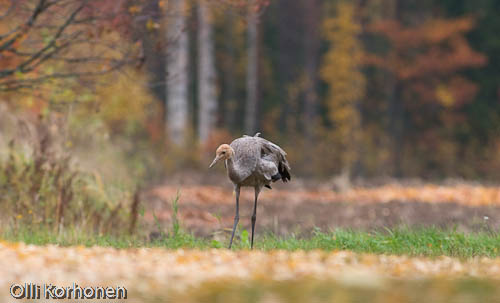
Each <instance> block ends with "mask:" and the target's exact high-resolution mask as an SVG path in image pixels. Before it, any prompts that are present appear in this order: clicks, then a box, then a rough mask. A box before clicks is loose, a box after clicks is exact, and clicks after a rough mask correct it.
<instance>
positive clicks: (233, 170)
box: [226, 157, 242, 182]
mask: <svg viewBox="0 0 500 303" xmlns="http://www.w3.org/2000/svg"><path fill="white" fill-rule="evenodd" d="M226 166H227V174H228V175H229V178H230V179H231V180H232V181H233V182H239V181H241V179H242V177H241V175H240V169H239V168H238V163H235V161H234V160H233V157H231V158H229V159H227V160H226Z"/></svg>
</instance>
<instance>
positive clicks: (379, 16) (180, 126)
mask: <svg viewBox="0 0 500 303" xmlns="http://www.w3.org/2000/svg"><path fill="white" fill-rule="evenodd" d="M499 6H500V4H499V3H498V2H497V1H494V0H481V1H474V2H470V1H431V0H426V1H413V0H410V1H401V0H360V1H341V0H338V1H337V0H332V1H326V0H323V1H322V0H312V1H306V0H298V1H285V0H274V1H266V0H252V1H244V0H220V1H215V0H212V1H209V0H207V1H188V0H171V1H160V0H151V1H141V0H126V1H125V0H119V1H93V0H85V1H84V0H52V1H49V0H46V1H33V0H31V1H28V0H20V1H11V0H2V1H1V2H0V11H2V12H3V14H2V16H1V19H0V30H1V32H2V35H1V36H0V39H1V40H0V42H1V45H0V90H1V91H2V93H1V96H2V106H4V107H3V108H4V111H5V115H7V114H8V113H10V114H12V115H14V114H15V113H19V112H22V113H23V114H24V115H28V116H33V117H38V118H37V119H39V121H38V122H36V123H40V124H45V126H46V127H49V126H50V125H51V124H53V123H55V124H56V125H57V128H58V129H59V130H58V132H61V133H65V135H64V136H63V137H65V138H66V141H67V142H66V143H64V144H63V145H66V148H70V149H73V151H77V150H80V151H81V150H84V152H86V153H87V152H88V148H89V146H90V145H93V144H94V145H95V146H98V145H99V144H102V142H104V141H106V142H109V143H111V145H113V146H115V147H118V149H119V150H120V152H121V153H122V154H123V159H122V161H125V162H131V163H136V162H138V163H140V164H138V165H139V166H144V167H142V169H143V170H145V171H148V172H147V173H145V172H144V174H145V175H148V176H150V175H151V174H153V172H154V171H155V169H156V170H158V172H157V173H158V174H159V175H161V174H162V173H163V172H165V171H177V170H179V169H181V168H182V169H186V167H189V168H193V169H199V168H204V167H205V166H206V164H207V162H208V161H209V158H210V157H211V156H212V155H213V152H214V150H215V147H216V146H217V145H218V144H220V143H222V142H227V143H229V142H230V140H231V139H232V138H234V137H238V136H240V135H242V134H250V135H253V134H254V133H256V132H261V133H262V134H263V136H264V137H266V138H268V139H272V140H274V141H276V142H278V143H279V144H281V145H282V146H284V147H285V149H287V150H288V151H289V152H288V153H289V157H290V159H291V162H292V163H294V165H293V167H294V173H296V174H299V175H301V176H308V177H315V178H325V177H331V176H337V175H341V176H343V177H347V178H348V179H353V178H368V179H369V178H377V177H381V176H383V177H395V178H399V177H419V178H425V179H433V180H436V179H437V180H439V179H442V178H447V177H448V178H449V177H457V178H465V179H482V180H496V179H498V173H497V171H498V169H499V166H500V156H499V153H498V151H499V148H500V141H499V139H498V136H497V134H498V133H499V131H500V103H499V98H500V88H499V82H500V73H499V70H500V69H499V66H498V65H499V64H500V62H499V60H500V59H498V56H496V54H497V53H498V51H499V50H500V39H498V38H497V32H498V29H500V21H498V20H497V19H498V18H497V13H498V12H499V10H500V7H499ZM55 121H57V122H55ZM4 127H7V126H5V125H4ZM49 128H50V127H49ZM57 137H61V136H59V135H57ZM89 140H90V141H89ZM99 140H100V141H99ZM4 141H8V140H7V139H5V140H4ZM4 144H5V142H4ZM85 149H87V151H85ZM146 155H147V156H146ZM165 155H168V156H165ZM140 158H148V160H147V161H143V160H137V161H135V162H134V160H130V159H140ZM129 160H130V161H129ZM145 163H149V164H147V165H146V164H145ZM159 164H160V165H159ZM148 165H149V166H148ZM160 168H161V169H160ZM134 170H137V168H134Z"/></svg>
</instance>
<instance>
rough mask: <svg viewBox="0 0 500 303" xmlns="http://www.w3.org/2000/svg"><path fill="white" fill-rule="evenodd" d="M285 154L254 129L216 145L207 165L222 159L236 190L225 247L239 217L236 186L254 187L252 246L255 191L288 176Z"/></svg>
mask: <svg viewBox="0 0 500 303" xmlns="http://www.w3.org/2000/svg"><path fill="white" fill-rule="evenodd" d="M286 156H287V153H286V152H285V151H284V150H283V149H282V148H281V147H279V146H278V145H276V144H274V143H272V142H270V141H268V140H266V139H264V138H262V137H260V133H256V134H255V135H254V136H248V135H244V136H243V137H241V138H238V139H235V140H234V141H233V142H231V144H222V145H220V146H219V147H218V148H217V150H216V151H215V158H214V160H213V161H212V163H211V164H210V166H209V168H211V167H213V166H214V165H215V164H217V162H219V161H224V165H225V167H226V170H227V174H228V177H229V179H230V180H231V182H232V183H233V185H234V192H235V194H236V214H235V216H234V224H233V230H232V232H231V239H230V240H229V249H231V245H232V243H233V238H234V232H235V230H236V226H237V225H238V222H239V219H240V216H239V198H240V188H241V187H245V186H247V187H253V188H254V190H255V201H254V207H253V214H252V238H251V246H250V248H251V249H253V238H254V231H255V222H256V220H257V200H258V197H259V193H260V191H261V190H262V188H263V187H264V186H265V187H267V188H269V189H272V187H271V183H272V182H276V181H279V180H280V179H281V180H282V181H283V182H288V181H290V180H291V176H290V171H291V168H290V164H289V163H288V161H287V159H286Z"/></svg>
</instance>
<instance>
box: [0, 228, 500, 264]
mask: <svg viewBox="0 0 500 303" xmlns="http://www.w3.org/2000/svg"><path fill="white" fill-rule="evenodd" d="M241 234H242V235H245V234H246V235H248V232H247V233H245V231H242V232H241ZM164 235H165V236H163V237H159V238H157V239H155V240H153V241H150V240H148V239H147V237H145V236H128V235H123V236H108V235H92V234H90V235H88V234H83V233H80V232H78V231H76V230H65V231H64V232H63V233H60V234H55V233H53V232H52V231H51V230H48V229H21V230H17V231H16V232H13V231H12V230H9V231H5V232H1V233H0V236H1V238H3V239H4V240H7V241H16V242H17V241H21V242H25V243H28V244H36V245H45V244H57V245H61V246H71V245H84V246H106V247H116V248H131V247H163V248H167V249H177V248H197V249H209V248H224V247H226V245H227V243H221V242H219V241H216V240H212V239H207V238H199V237H195V236H193V235H192V234H188V233H186V232H183V231H182V229H181V230H178V231H177V232H176V233H174V232H170V233H164ZM234 244H235V245H234V249H235V250H241V249H248V247H249V245H248V240H246V239H245V237H243V240H242V239H241V237H238V238H237V239H235V243H234ZM255 249H258V250H264V251H268V250H274V249H282V250H288V251H295V250H315V249H321V250H326V251H332V250H350V251H354V252H359V253H374V254H391V255H410V256H431V257H434V256H442V255H446V256H453V257H459V258H471V257H477V256H485V257H500V234H496V233H486V232H484V233H471V234H465V233H462V232H458V231H453V230H452V231H446V230H440V229H436V228H421V229H410V228H399V229H394V230H384V231H379V232H363V231H352V230H342V229H338V230H335V231H333V232H321V231H318V230H317V231H315V232H314V233H313V234H312V235H311V236H309V237H297V236H293V235H292V236H288V237H278V236H275V235H273V234H267V235H260V236H257V239H256V243H255Z"/></svg>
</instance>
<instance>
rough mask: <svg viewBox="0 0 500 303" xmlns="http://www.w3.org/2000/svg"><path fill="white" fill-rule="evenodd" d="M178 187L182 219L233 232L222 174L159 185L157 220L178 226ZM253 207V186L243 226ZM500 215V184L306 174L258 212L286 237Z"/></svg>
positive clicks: (264, 223)
mask: <svg viewBox="0 0 500 303" xmlns="http://www.w3.org/2000/svg"><path fill="white" fill-rule="evenodd" d="M292 181H293V180H292ZM203 183H205V185H199V184H203ZM219 184H220V185H219ZM177 190H179V191H180V200H179V217H180V221H181V224H182V226H183V227H184V228H185V229H186V230H188V231H192V232H194V233H195V234H196V235H200V236H211V235H214V234H217V233H221V232H228V230H230V228H231V227H232V223H233V217H234V212H235V202H234V199H235V197H234V194H233V192H232V186H231V185H230V183H229V182H228V181H227V180H224V179H223V178H222V177H220V176H216V177H212V178H208V179H203V180H201V179H200V180H194V181H193V180H190V181H189V182H186V181H183V180H182V179H181V180H180V181H179V180H175V181H174V182H170V183H165V184H161V185H158V186H156V187H153V188H152V189H150V190H149V191H147V192H146V193H145V194H144V198H143V200H144V201H145V204H146V214H145V218H146V220H147V221H148V222H153V211H154V212H155V215H156V216H157V217H158V218H159V220H160V221H161V223H162V224H165V225H168V224H170V220H171V215H172V212H171V201H172V199H173V198H174V197H175V196H176V192H177ZM252 207H253V189H252V188H244V189H242V193H241V198H240V224H242V227H243V228H249V226H250V216H251V213H252ZM499 219H500V187H496V186H492V185H489V186H484V185H480V184H471V183H460V182H458V183H457V182H451V183H448V184H440V185H438V184H425V183H418V184H401V183H390V184H384V185H377V186H357V187H354V188H351V189H350V190H347V191H343V192H336V191H334V190H333V187H332V186H330V184H329V183H328V182H325V183H322V184H320V185H318V184H315V185H308V184H305V183H304V182H303V181H301V180H298V181H295V183H294V182H291V183H288V184H276V185H273V190H268V189H264V190H263V192H262V193H261V195H260V197H259V204H258V210H257V228H258V230H259V232H260V233H261V232H265V231H268V232H273V233H276V234H279V235H286V234H290V233H296V234H297V233H299V234H300V233H308V232H310V231H311V230H313V229H314V228H320V229H321V230H323V231H326V230H329V229H335V228H338V227H341V228H352V229H361V230H374V229H382V228H384V227H389V228H390V227H396V226H436V227H443V228H457V230H461V231H466V232H469V231H478V230H486V231H488V230H497V229H498V228H499V227H500V221H499ZM152 226H153V225H152ZM152 228H153V229H154V227H152Z"/></svg>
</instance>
